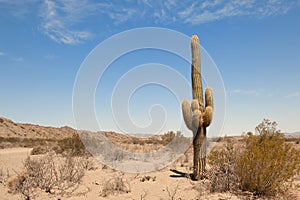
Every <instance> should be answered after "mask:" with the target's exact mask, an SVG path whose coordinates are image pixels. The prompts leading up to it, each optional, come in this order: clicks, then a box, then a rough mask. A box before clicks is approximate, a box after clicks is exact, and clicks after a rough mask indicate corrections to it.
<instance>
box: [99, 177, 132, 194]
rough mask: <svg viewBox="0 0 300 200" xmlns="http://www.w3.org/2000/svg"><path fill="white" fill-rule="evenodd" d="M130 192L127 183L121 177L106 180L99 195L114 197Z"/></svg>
mask: <svg viewBox="0 0 300 200" xmlns="http://www.w3.org/2000/svg"><path fill="white" fill-rule="evenodd" d="M130 191H131V189H130V184H129V182H127V181H125V180H124V178H123V176H122V175H116V176H115V177H113V178H111V179H108V180H107V181H105V182H104V183H103V188H102V191H101V193H100V195H101V196H102V197H107V196H109V195H116V194H120V193H129V192H130Z"/></svg>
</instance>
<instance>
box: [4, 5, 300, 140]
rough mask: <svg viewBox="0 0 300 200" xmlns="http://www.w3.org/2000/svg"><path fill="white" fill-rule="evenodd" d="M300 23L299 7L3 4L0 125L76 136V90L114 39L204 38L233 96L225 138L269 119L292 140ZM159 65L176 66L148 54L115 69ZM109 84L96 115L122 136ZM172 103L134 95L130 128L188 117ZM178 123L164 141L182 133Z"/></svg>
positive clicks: (160, 93) (153, 90)
mask: <svg viewBox="0 0 300 200" xmlns="http://www.w3.org/2000/svg"><path fill="white" fill-rule="evenodd" d="M299 22H300V1H281V0H269V1H258V0H250V1H243V0H242V1H224V0H212V1H210V0H204V1H175V0H166V1H151V0H144V1H131V0H127V1H91V0H61V1H56V0H47V1H41V0H27V1H26V0H24V1H19V0H0V26H1V30H0V70H1V73H0V91H1V98H0V115H1V116H4V117H7V118H10V119H12V120H15V121H17V122H28V123H35V124H40V125H51V126H64V125H68V126H72V127H75V126H76V125H75V124H74V120H73V114H72V92H73V85H74V82H75V79H76V74H77V72H78V70H79V68H80V65H81V63H82V62H83V61H84V59H85V58H86V56H87V55H88V54H89V53H90V52H91V51H92V50H93V49H94V48H95V47H96V46H97V45H98V44H99V43H101V42H103V41H104V40H106V39H107V38H109V37H110V36H112V35H114V34H116V33H119V32H122V31H125V30H129V29H132V28H141V27H147V26H152V27H153V26H154V27H162V28H168V29H173V30H176V31H179V32H181V33H183V34H186V35H188V36H192V35H193V34H197V35H198V36H199V38H200V41H201V45H202V46H203V47H204V48H205V49H206V50H207V51H208V53H209V54H210V56H211V57H212V59H213V60H214V62H215V63H216V65H217V67H218V69H219V71H220V73H221V76H222V78H223V81H224V85H225V88H226V118H225V124H224V133H226V134H241V133H242V132H245V131H248V130H252V131H253V130H254V127H255V126H256V125H257V124H258V123H260V122H261V121H262V119H263V118H269V119H271V120H274V121H277V122H278V123H279V128H280V129H281V130H283V131H285V132H295V131H300V125H299V115H300V79H299V74H300V23H299ZM133 54H134V53H133ZM151 56H152V57H153V58H155V59H154V60H155V61H156V62H157V61H158V59H162V60H168V59H169V58H170V57H169V55H167V54H165V53H158V52H155V51H151V50H148V51H143V52H140V53H136V54H135V55H128V57H127V59H125V58H124V59H123V58H120V59H119V60H118V62H116V63H115V65H116V64H118V65H124V66H127V67H126V69H127V70H129V69H130V67H131V66H132V67H133V66H135V65H136V64H142V63H143V62H146V63H147V62H152V61H153V60H151V59H149V57H151ZM135 59H139V60H138V62H136V61H135ZM171 60H172V61H173V62H168V64H169V65H170V66H172V65H174V68H176V69H177V70H178V71H180V73H182V74H183V76H185V77H186V78H187V79H189V73H190V68H189V67H185V68H180V67H179V65H181V64H182V65H184V62H182V61H176V59H171ZM163 63H164V62H163ZM115 65H113V66H111V67H110V70H108V71H107V73H108V74H107V77H109V76H110V74H109V73H111V74H113V75H115V76H114V77H115V79H116V80H117V79H118V77H119V78H120V77H121V76H122V73H125V72H126V70H125V71H124V69H120V68H118V67H116V66H115ZM177 65H178V66H177ZM105 80H106V82H105ZM111 83H112V81H110V80H109V79H108V78H106V79H105V77H104V79H103V83H101V82H100V85H99V87H98V90H97V93H96V95H95V99H96V102H98V103H96V105H95V109H96V112H97V116H98V119H99V120H104V121H102V122H101V123H102V124H104V125H103V129H105V130H116V131H118V130H117V127H116V126H115V125H114V124H113V120H112V119H110V117H109V116H110V115H109V111H105V113H103V112H102V111H100V110H101V105H102V104H101V102H102V101H107V100H103V99H101V98H102V97H103V95H102V93H101V92H103V90H104V93H105V90H107V91H110V90H111V88H113V86H112V85H110V84H111ZM107 91H106V92H107ZM169 93H170V92H168V91H167V90H163V89H162V88H161V87H158V86H155V85H152V86H148V87H145V88H144V91H143V90H140V92H137V93H135V94H134V95H133V98H132V99H131V101H130V104H129V105H130V106H129V107H130V109H131V111H130V113H131V115H132V119H133V120H136V121H137V123H141V124H148V123H149V122H151V120H150V121H149V118H148V113H146V114H145V112H147V110H148V108H149V107H151V105H154V104H161V105H165V106H164V108H165V109H166V110H173V112H171V113H172V114H169V115H168V116H176V117H174V119H177V118H178V117H179V116H180V115H181V113H180V108H178V106H177V109H175V111H174V109H173V107H172V106H170V105H177V104H178V103H179V105H180V102H177V101H174V103H173V104H170V105H169V103H170V102H169V101H168V100H169V99H170V97H171V96H172V94H169ZM153 94H155V95H153ZM156 96H157V97H159V98H155V97H156ZM120 101H121V100H120ZM171 101H173V100H171ZM97 109H98V110H97ZM99 109H100V110H99ZM101 112H102V113H101ZM106 115H107V116H108V117H107V118H105V117H104V116H106ZM170 118H172V117H170ZM105 120H106V121H105ZM175 121H176V120H175ZM172 123H175V122H172V120H171V121H170V123H167V125H166V127H165V129H164V131H165V130H167V129H174V128H173V127H176V126H174V124H173V125H172ZM147 131H149V130H147Z"/></svg>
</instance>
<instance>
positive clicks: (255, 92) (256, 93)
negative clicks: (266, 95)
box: [227, 89, 262, 95]
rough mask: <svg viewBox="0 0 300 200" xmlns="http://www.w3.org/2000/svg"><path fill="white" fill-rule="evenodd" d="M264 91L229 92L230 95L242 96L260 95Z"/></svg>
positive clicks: (236, 90) (241, 90) (243, 90)
mask: <svg viewBox="0 0 300 200" xmlns="http://www.w3.org/2000/svg"><path fill="white" fill-rule="evenodd" d="M261 92H262V89H257V90H256V89H253V90H245V89H235V90H230V91H227V93H229V94H241V95H260V94H261Z"/></svg>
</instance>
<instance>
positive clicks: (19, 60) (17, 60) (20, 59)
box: [12, 56, 24, 62]
mask: <svg viewBox="0 0 300 200" xmlns="http://www.w3.org/2000/svg"><path fill="white" fill-rule="evenodd" d="M12 60H13V61H15V62H23V61H24V58H23V57H21V56H20V57H14V58H12Z"/></svg>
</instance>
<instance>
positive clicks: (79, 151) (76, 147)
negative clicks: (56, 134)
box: [54, 134, 88, 156]
mask: <svg viewBox="0 0 300 200" xmlns="http://www.w3.org/2000/svg"><path fill="white" fill-rule="evenodd" d="M54 151H55V152H56V153H58V154H63V153H67V154H72V155H77V156H79V155H84V154H87V153H88V152H87V150H86V148H85V146H84V144H83V143H82V141H81V139H80V136H79V135H78V134H75V135H73V136H72V137H70V138H64V139H62V140H59V141H58V143H57V146H56V147H55V148H54Z"/></svg>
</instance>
